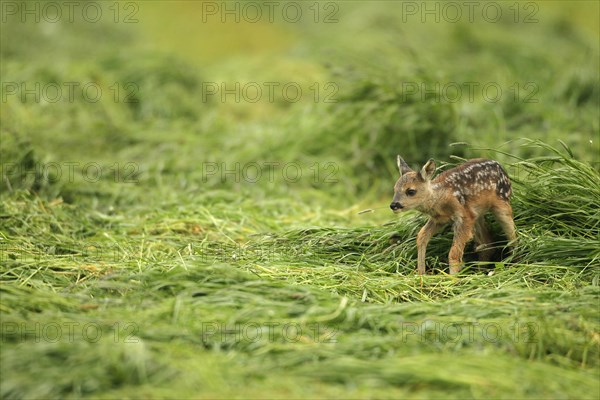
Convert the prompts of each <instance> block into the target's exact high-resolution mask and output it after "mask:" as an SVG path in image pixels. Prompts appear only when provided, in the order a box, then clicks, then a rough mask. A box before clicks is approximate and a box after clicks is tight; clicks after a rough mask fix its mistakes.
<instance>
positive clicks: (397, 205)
mask: <svg viewBox="0 0 600 400" xmlns="http://www.w3.org/2000/svg"><path fill="white" fill-rule="evenodd" d="M390 208H391V209H392V211H396V210H399V209H401V208H404V207H403V206H402V204H400V203H398V202H397V201H396V202H394V203H392V204H390Z"/></svg>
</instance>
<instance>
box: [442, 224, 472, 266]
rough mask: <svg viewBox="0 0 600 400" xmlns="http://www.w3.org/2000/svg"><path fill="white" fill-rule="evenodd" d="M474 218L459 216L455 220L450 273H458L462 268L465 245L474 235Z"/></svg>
mask: <svg viewBox="0 0 600 400" xmlns="http://www.w3.org/2000/svg"><path fill="white" fill-rule="evenodd" d="M473 225H474V221H473V218H470V217H464V218H463V217H459V218H456V219H455V221H454V240H453V242H452V248H451V249H450V254H449V255H448V261H449V264H450V275H454V274H457V273H458V272H459V271H460V269H461V268H462V263H463V261H462V258H463V253H464V251H465V245H466V244H467V242H468V241H469V240H471V238H472V237H473Z"/></svg>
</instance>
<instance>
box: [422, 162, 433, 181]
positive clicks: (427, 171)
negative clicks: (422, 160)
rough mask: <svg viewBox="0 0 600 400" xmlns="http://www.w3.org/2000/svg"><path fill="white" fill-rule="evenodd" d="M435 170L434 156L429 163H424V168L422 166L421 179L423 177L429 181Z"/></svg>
mask: <svg viewBox="0 0 600 400" xmlns="http://www.w3.org/2000/svg"><path fill="white" fill-rule="evenodd" d="M434 172H435V161H433V158H430V159H429V161H427V163H426V164H425V165H423V168H421V171H419V175H420V176H421V179H423V180H424V181H428V180H430V179H431V177H432V176H433V173H434Z"/></svg>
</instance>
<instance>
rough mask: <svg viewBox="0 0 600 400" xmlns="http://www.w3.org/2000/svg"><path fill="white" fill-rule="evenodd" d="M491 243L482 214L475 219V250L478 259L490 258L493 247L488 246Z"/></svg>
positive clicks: (487, 259) (486, 259)
mask: <svg viewBox="0 0 600 400" xmlns="http://www.w3.org/2000/svg"><path fill="white" fill-rule="evenodd" d="M491 243H492V236H491V235H490V231H489V230H488V228H487V226H486V224H485V217H484V216H483V215H482V216H480V217H479V218H477V221H475V251H476V252H477V253H478V256H479V261H489V260H490V259H491V258H492V255H493V254H494V249H493V248H492V247H491V246H490V245H491Z"/></svg>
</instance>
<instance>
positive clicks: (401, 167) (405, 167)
mask: <svg viewBox="0 0 600 400" xmlns="http://www.w3.org/2000/svg"><path fill="white" fill-rule="evenodd" d="M396 164H398V171H400V176H402V175H404V174H406V173H407V172H410V171H412V169H411V168H410V167H409V166H408V164H407V163H406V161H404V160H403V159H402V157H400V156H396Z"/></svg>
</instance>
